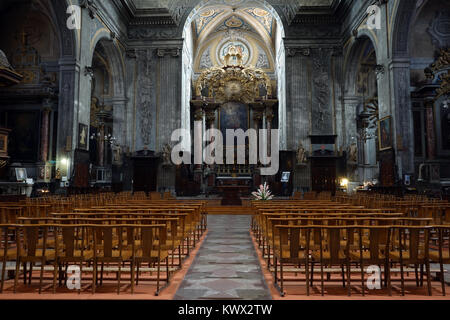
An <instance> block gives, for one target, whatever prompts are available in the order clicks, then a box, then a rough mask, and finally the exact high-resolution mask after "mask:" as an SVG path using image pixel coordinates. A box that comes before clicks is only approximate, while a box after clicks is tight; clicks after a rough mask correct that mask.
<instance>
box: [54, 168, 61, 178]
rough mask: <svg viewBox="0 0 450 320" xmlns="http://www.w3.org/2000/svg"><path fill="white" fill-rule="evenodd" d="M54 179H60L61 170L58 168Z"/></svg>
mask: <svg viewBox="0 0 450 320" xmlns="http://www.w3.org/2000/svg"><path fill="white" fill-rule="evenodd" d="M55 180H61V170H60V169H59V168H57V169H56V173H55Z"/></svg>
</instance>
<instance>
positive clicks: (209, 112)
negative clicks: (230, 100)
mask: <svg viewBox="0 0 450 320" xmlns="http://www.w3.org/2000/svg"><path fill="white" fill-rule="evenodd" d="M217 108H219V104H217V103H207V104H206V105H205V113H206V127H207V128H208V129H214V127H215V125H214V124H215V123H216V110H217ZM208 140H209V141H210V142H212V137H208ZM214 172H215V169H214V165H211V166H210V174H209V176H208V181H207V186H208V187H214V185H215V182H216V176H215V173H214Z"/></svg>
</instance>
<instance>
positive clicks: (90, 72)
mask: <svg viewBox="0 0 450 320" xmlns="http://www.w3.org/2000/svg"><path fill="white" fill-rule="evenodd" d="M84 75H85V76H86V77H91V78H93V77H94V68H92V67H87V66H86V67H84Z"/></svg>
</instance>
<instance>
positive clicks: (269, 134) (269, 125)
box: [264, 100, 277, 157]
mask: <svg viewBox="0 0 450 320" xmlns="http://www.w3.org/2000/svg"><path fill="white" fill-rule="evenodd" d="M276 103H277V100H266V101H264V105H265V106H266V126H267V155H268V156H269V157H270V156H271V155H272V132H271V130H272V120H273V118H274V114H273V107H274V106H275V104H276Z"/></svg>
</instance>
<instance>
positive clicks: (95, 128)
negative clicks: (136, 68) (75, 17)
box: [74, 37, 126, 189]
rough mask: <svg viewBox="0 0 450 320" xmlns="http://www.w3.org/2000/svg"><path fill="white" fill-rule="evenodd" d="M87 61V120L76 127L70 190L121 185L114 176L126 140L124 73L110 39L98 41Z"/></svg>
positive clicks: (103, 38) (115, 48) (118, 168)
mask: <svg viewBox="0 0 450 320" xmlns="http://www.w3.org/2000/svg"><path fill="white" fill-rule="evenodd" d="M91 59H92V62H91V67H90V69H89V70H87V71H86V72H89V73H90V76H91V79H92V80H91V83H90V88H89V92H90V93H91V99H90V104H89V113H88V114H89V118H88V119H85V120H84V122H81V121H80V124H79V128H78V147H77V152H78V154H79V155H78V156H75V159H76V160H75V161H76V163H75V164H74V165H75V183H74V186H75V187H78V188H85V187H88V186H89V185H88V184H90V186H96V187H103V186H110V185H111V184H114V183H116V184H117V183H120V182H121V179H120V178H117V177H115V174H114V173H115V171H117V172H118V175H119V177H120V169H121V166H122V152H121V151H122V147H123V146H124V144H125V141H124V139H125V137H126V135H125V134H124V130H125V107H124V105H125V102H126V99H125V96H124V91H125V87H124V69H123V64H122V60H121V56H120V52H119V49H118V48H117V47H116V44H115V42H114V39H110V38H109V37H100V38H99V39H98V40H97V42H96V44H95V47H94V50H93V53H92V58H91ZM80 141H83V142H84V144H83V143H80ZM87 150H89V151H87ZM115 178H116V179H115ZM119 189H120V187H119Z"/></svg>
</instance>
